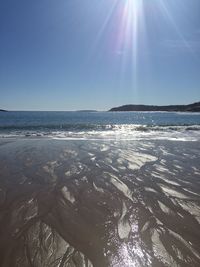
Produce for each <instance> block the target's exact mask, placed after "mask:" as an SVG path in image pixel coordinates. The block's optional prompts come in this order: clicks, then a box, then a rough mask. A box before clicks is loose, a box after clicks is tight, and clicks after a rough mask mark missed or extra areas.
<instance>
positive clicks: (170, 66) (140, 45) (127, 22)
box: [0, 0, 200, 110]
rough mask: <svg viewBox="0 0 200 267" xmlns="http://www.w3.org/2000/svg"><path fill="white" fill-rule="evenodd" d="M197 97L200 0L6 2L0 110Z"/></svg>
mask: <svg viewBox="0 0 200 267" xmlns="http://www.w3.org/2000/svg"><path fill="white" fill-rule="evenodd" d="M197 101H200V1H199V0H84V1H82V0H34V1H31V0H17V1H16V0H0V108H4V109H8V110H80V109H95V110H108V109H110V108H112V107H115V106H120V105H123V104H156V105H167V104H187V103H192V102H197Z"/></svg>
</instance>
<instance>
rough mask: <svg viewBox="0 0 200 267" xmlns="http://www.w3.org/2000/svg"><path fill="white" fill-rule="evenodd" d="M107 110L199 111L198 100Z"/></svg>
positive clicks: (125, 106)
mask: <svg viewBox="0 0 200 267" xmlns="http://www.w3.org/2000/svg"><path fill="white" fill-rule="evenodd" d="M109 111H170V112H200V102H196V103H193V104H189V105H169V106H154V105H124V106H120V107H114V108H111V109H110V110H109Z"/></svg>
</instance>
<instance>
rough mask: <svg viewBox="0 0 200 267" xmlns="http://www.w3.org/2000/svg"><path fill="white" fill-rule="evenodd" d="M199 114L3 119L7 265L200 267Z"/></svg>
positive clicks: (0, 235)
mask: <svg viewBox="0 0 200 267" xmlns="http://www.w3.org/2000/svg"><path fill="white" fill-rule="evenodd" d="M199 141H200V113H173V112H23V111H20V112H19V111H17V112H14V111H11V112H1V113H0V266H5V267H7V266H20V267H29V266H30V267H31V266H37V267H44V266H52V267H58V266H59V267H61V266H62V267H64V266H70V267H83V266H85V267H122V266H123V267H133V266H135V267H172V266H180V267H186V266H188V267H189V266H191V267H199V266H200V142H199Z"/></svg>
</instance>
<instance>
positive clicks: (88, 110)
mask: <svg viewBox="0 0 200 267" xmlns="http://www.w3.org/2000/svg"><path fill="white" fill-rule="evenodd" d="M76 112H97V110H92V109H81V110H76Z"/></svg>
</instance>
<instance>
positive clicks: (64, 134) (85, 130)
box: [0, 124, 200, 141]
mask: <svg viewBox="0 0 200 267" xmlns="http://www.w3.org/2000/svg"><path fill="white" fill-rule="evenodd" d="M0 137H1V138H18V137H22V138H53V139H59V140H116V139H120V140H144V139H148V140H149V139H151V140H172V141H173V140H176V141H196V140H200V125H181V126H180V125H135V124H121V125H117V124H115V125H110V124H109V125H92V124H91V125H86V124H84V125H83V124H78V125H65V127H59V128H58V127H57V128H56V127H55V128H51V127H47V128H46V127H38V126H35V127H33V128H32V127H31V128H29V127H21V128H17V129H16V127H15V128H14V129H13V128H11V127H8V128H3V129H2V128H0Z"/></svg>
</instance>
